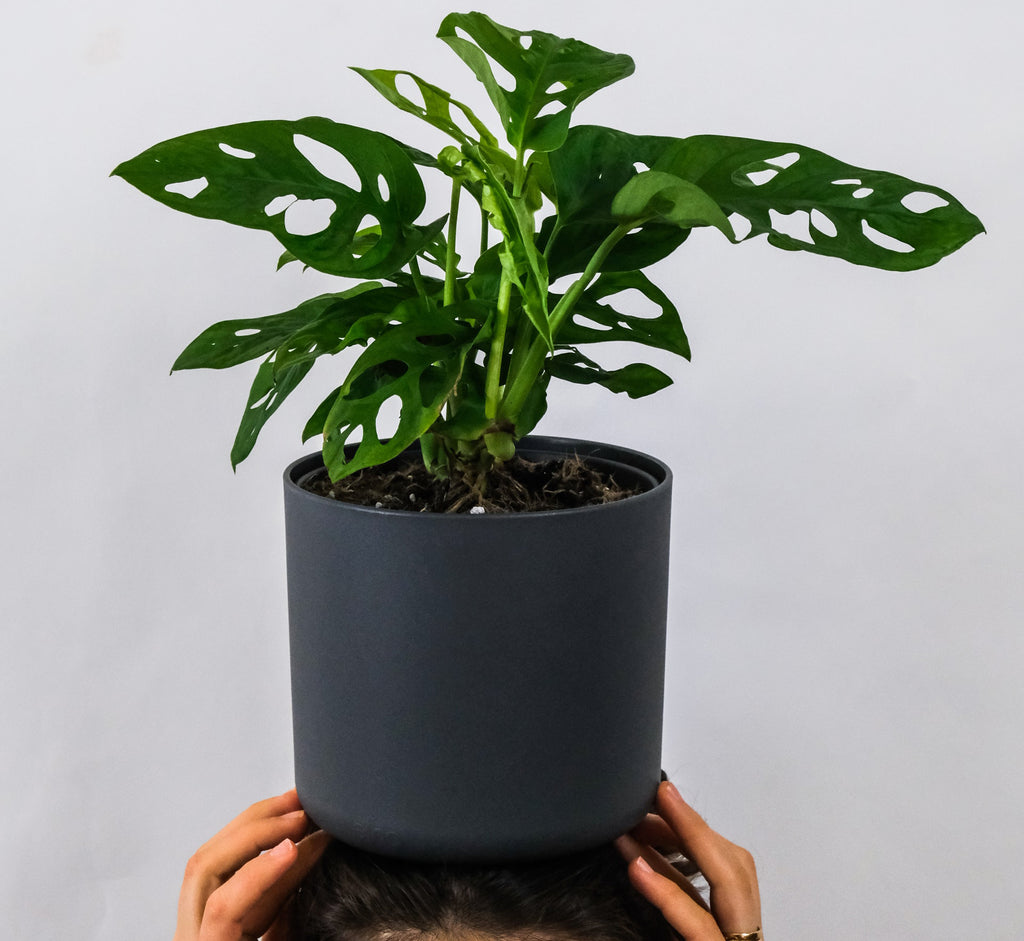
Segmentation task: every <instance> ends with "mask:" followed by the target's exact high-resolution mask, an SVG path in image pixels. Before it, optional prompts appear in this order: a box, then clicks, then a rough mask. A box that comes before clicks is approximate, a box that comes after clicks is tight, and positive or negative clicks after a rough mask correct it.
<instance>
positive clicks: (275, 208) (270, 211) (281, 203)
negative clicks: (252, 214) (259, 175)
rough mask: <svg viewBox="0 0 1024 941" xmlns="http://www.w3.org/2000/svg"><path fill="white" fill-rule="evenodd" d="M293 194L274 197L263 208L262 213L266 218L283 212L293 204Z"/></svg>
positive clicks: (294, 197) (294, 198)
mask: <svg viewBox="0 0 1024 941" xmlns="http://www.w3.org/2000/svg"><path fill="white" fill-rule="evenodd" d="M296 198H297V197H296V196H295V194H294V193H289V194H288V195H287V196H275V197H274V198H273V199H272V200H271V201H270V202H269V203H267V204H266V206H264V207H263V211H264V212H265V213H266V214H267V215H268V216H276V215H277V214H278V213H279V212H284V211H285V210H286V209H287V208H288V207H289V206H290V205H291V204H292V203H293V202H295V200H296Z"/></svg>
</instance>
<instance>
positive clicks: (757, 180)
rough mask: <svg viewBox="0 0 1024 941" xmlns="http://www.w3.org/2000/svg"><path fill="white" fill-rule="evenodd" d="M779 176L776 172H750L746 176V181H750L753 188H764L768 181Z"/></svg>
mask: <svg viewBox="0 0 1024 941" xmlns="http://www.w3.org/2000/svg"><path fill="white" fill-rule="evenodd" d="M778 175H779V171H778V170H752V171H751V172H750V173H748V174H747V179H748V180H750V182H751V183H753V184H754V186H764V184H765V183H768V182H769V181H770V180H774V179H775V177H777V176H778Z"/></svg>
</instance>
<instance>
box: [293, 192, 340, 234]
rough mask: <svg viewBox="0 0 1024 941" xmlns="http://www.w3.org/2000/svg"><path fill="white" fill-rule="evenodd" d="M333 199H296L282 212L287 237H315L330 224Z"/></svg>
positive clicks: (333, 207)
mask: <svg viewBox="0 0 1024 941" xmlns="http://www.w3.org/2000/svg"><path fill="white" fill-rule="evenodd" d="M336 208H337V207H336V206H335V205H334V200H333V199H297V200H295V202H293V203H292V204H291V205H290V206H289V207H288V208H287V209H286V210H285V211H284V227H285V231H286V232H288V234H289V235H316V234H317V233H318V232H323V231H324V229H326V228H327V227H328V226H329V225H330V224H331V216H332V215H334V210H335V209H336Z"/></svg>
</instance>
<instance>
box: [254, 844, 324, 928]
mask: <svg viewBox="0 0 1024 941" xmlns="http://www.w3.org/2000/svg"><path fill="white" fill-rule="evenodd" d="M329 843H330V837H328V836H327V834H326V833H325V832H324V831H322V830H318V831H316V832H315V833H311V834H310V835H309V836H307V837H306V838H305V839H304V840H302V841H301V842H300V843H299V844H298V850H299V859H298V861H297V862H296V863H295V865H294V866H293V867H292V868H291V869H290V870H289V871H288V873H287V874H286V876H285V878H286V879H287V880H288V882H289V883H292V882H294V885H293V886H292V892H291V894H290V895H289V896H288V899H287V901H286V902H285V903H284V906H283V907H282V908H281V910H280V911H279V912H278V913H277V915H276V917H275V918H274V922H273V924H272V925H271V926H270V928H269V929H267V932H266V933H265V934H264V935H263V939H262V941H289V939H290V938H291V937H292V934H291V930H292V921H291V919H292V910H293V909H294V907H295V904H294V903H295V898H296V895H295V889H297V888H298V885H299V883H300V882H301V881H302V880H303V879H305V878H306V876H307V875H309V871H310V870H311V869H312V868H313V866H315V865H316V862H317V860H318V859H319V858H320V857H321V856H322V855H323V852H324V850H325V849H326V848H327V846H328V844H329Z"/></svg>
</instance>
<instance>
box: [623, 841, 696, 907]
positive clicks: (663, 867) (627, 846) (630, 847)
mask: <svg viewBox="0 0 1024 941" xmlns="http://www.w3.org/2000/svg"><path fill="white" fill-rule="evenodd" d="M615 847H616V849H618V851H619V853H621V854H622V856H623V858H624V859H625V860H626V861H627V862H631V861H632V860H634V859H636V858H637V857H638V856H642V857H643V858H644V860H645V861H646V862H647V864H648V865H649V866H650V867H651V868H652V869H653V870H654V871H655V872H656V873H658V875H660V876H663V877H664V878H666V879H671V880H672V881H673V882H674V883H675V884H676V885H677V886H679V888H680V889H682V891H683V892H685V893H686V894H687V895H688V896H689V897H690V898H691V899H693V901H694V902H696V903H697V904H698V905H699V906H700V907H701V908H703V909H707V908H708V906H707V903H706V902H705V901H704V899H703V898H701V894H700V892H699V891H698V890H697V888H696V886H694V885H693V883H692V882H690V880H689V879H688V878H687V877H686V874H685V873H683V872H680V871H679V869H678V868H677V867H676V866H675V865H673V864H672V863H670V862H669V861H668V860H667V859H665V858H664V857H663V856H662V855H661V854H660V853H659V852H658V851H657V850H655V849H654V848H653V847H651V846H645V845H643V844H641V843H639V842H638V841H637V840H636V839H634V838H633V837H632V836H631V835H629V834H625V835H624V836H620V837H619V838H618V839H617V840H616V841H615Z"/></svg>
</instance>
